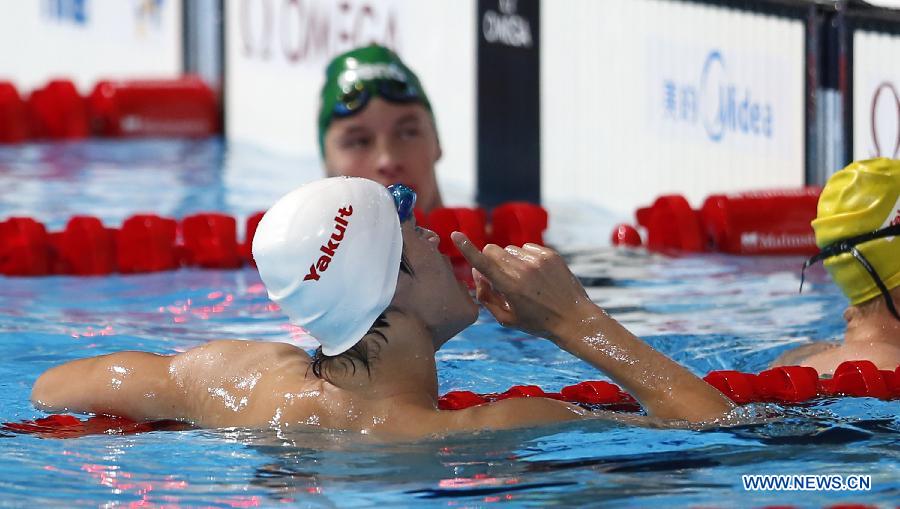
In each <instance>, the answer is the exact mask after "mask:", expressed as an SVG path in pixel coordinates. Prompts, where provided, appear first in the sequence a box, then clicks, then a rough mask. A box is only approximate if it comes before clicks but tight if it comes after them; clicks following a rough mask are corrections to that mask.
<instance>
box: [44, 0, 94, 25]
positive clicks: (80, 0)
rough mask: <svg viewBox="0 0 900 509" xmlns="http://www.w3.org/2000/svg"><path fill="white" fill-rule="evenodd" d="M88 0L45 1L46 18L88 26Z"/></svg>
mask: <svg viewBox="0 0 900 509" xmlns="http://www.w3.org/2000/svg"><path fill="white" fill-rule="evenodd" d="M87 3H88V0H44V16H46V17H47V18H50V19H53V20H56V21H68V22H70V23H74V24H76V25H82V26H84V25H87V22H88V16H87Z"/></svg>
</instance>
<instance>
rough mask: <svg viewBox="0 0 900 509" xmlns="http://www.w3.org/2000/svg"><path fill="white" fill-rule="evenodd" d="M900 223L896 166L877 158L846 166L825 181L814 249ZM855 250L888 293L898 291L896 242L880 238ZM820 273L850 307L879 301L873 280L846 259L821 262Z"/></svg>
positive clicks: (899, 263)
mask: <svg viewBox="0 0 900 509" xmlns="http://www.w3.org/2000/svg"><path fill="white" fill-rule="evenodd" d="M898 223H900V161H898V160H895V159H887V158H883V157H882V158H878V159H869V160H867V161H856V162H853V163H850V165H849V166H847V167H846V168H844V169H843V170H841V171H839V172H837V173H835V174H834V175H832V176H831V178H830V179H829V180H828V184H826V185H825V189H823V190H822V195H821V196H820V197H819V207H818V212H817V215H816V219H815V220H814V221H813V222H812V227H813V229H814V230H815V231H816V244H818V246H819V248H824V247H826V246H828V245H830V244H833V243H834V242H837V241H840V240H843V239H846V238H848V237H854V236H856V235H861V234H864V233H869V232H873V231H875V230H880V229H882V228H885V227H887V226H891V225H893V224H898ZM857 249H859V251H860V252H861V253H862V254H863V256H865V258H866V259H868V260H869V262H870V263H871V264H872V267H874V268H875V271H876V272H878V275H879V276H880V277H881V279H882V281H884V284H885V286H887V288H888V290H890V289H892V288H894V287H896V286H898V285H900V239H897V238H896V237H885V238H881V239H876V240H872V241H869V242H865V243H861V244H859V245H858V246H857ZM825 268H826V269H827V270H828V273H829V274H831V278H832V279H833V280H834V282H835V283H836V284H837V285H838V286H839V287H840V288H841V290H842V291H843V292H844V295H846V296H847V298H849V299H850V303H851V304H853V305H856V304H861V303H863V302H866V301H867V300H869V299H872V298H874V297H877V296H878V295H880V291H879V290H878V287H877V286H876V285H875V282H874V281H873V280H872V277H871V276H870V275H869V274H868V272H866V270H865V269H864V268H863V266H862V264H861V263H860V262H859V261H857V260H856V259H854V258H853V255H852V254H850V253H843V254H840V255H838V256H833V257H831V258H828V259H826V260H825Z"/></svg>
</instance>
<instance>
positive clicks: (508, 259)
mask: <svg viewBox="0 0 900 509" xmlns="http://www.w3.org/2000/svg"><path fill="white" fill-rule="evenodd" d="M450 237H451V238H452V239H453V242H454V244H456V247H457V248H458V249H459V252H460V253H462V255H463V256H465V257H466V260H468V261H469V264H471V265H472V277H473V279H474V280H475V297H476V298H477V299H478V300H479V302H481V303H482V304H483V305H484V307H485V308H487V310H488V311H490V312H491V314H492V315H494V317H495V318H496V319H497V321H498V322H500V324H501V325H503V326H506V327H513V328H516V329H519V330H521V331H524V332H527V333H529V334H533V335H536V336H542V337H545V338H547V339H550V340H551V341H554V342H557V341H558V340H559V339H561V338H562V337H564V336H567V333H566V331H567V329H568V328H570V327H571V324H573V323H579V322H581V321H583V320H585V319H588V318H589V317H590V316H593V315H596V314H598V313H602V311H601V310H600V309H599V308H598V307H597V306H596V305H595V304H594V303H593V302H591V299H590V298H589V297H588V296H587V293H586V292H585V290H584V287H583V286H581V283H579V282H578V280H577V279H576V278H575V276H574V275H573V274H572V272H571V271H570V270H569V267H568V266H567V265H566V262H565V261H564V260H563V259H562V257H561V256H560V255H559V253H557V252H556V251H554V250H552V249H550V248H547V247H543V246H539V245H537V244H525V245H524V246H522V247H517V246H508V247H506V248H505V249H504V248H501V247H500V246H498V245H496V244H488V245H487V246H485V248H484V250H479V249H478V248H477V247H475V245H474V244H472V242H471V241H470V240H469V239H468V237H466V236H465V234H463V233H460V232H453V233H452V234H451V236H450Z"/></svg>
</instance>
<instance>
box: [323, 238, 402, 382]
mask: <svg viewBox="0 0 900 509" xmlns="http://www.w3.org/2000/svg"><path fill="white" fill-rule="evenodd" d="M400 272H403V273H404V274H409V275H410V276H413V277H415V272H413V269H412V266H411V265H410V264H409V260H408V259H407V258H406V254H402V255H401V256H400ZM391 309H392V308H390V307H389V308H387V309H385V310H384V312H382V313H381V314H380V315H378V318H376V319H375V322H374V323H373V324H372V326H371V327H369V330H368V332H366V335H365V336H364V337H363V339H361V340H359V341H358V342H357V343H356V344H355V345H353V346H352V347H351V348H350V349H349V350H347V351H346V352H343V353H341V354H339V355H334V356H329V355H325V354H324V353H322V347H321V346H320V347H319V348H317V349H316V353H315V354H314V355H313V361H312V365H311V367H312V372H313V374H314V375H316V377H317V378H324V379H326V380H327V379H330V378H332V377H331V375H332V374H333V371H334V369H336V368H337V367H340V368H341V369H342V370H343V372H344V373H346V372H347V371H348V370H351V369H352V370H353V373H352V374H354V375H355V374H356V364H357V363H360V364H362V366H363V367H365V368H366V373H368V375H369V378H371V377H372V370H371V368H370V366H369V363H370V362H371V361H372V360H375V359H378V351H379V350H381V344H380V341H384V342H385V343H387V336H385V335H384V333H383V332H381V330H379V329H385V328H387V327H390V326H391V324H389V323H388V321H387V312H388V311H390V310H391ZM376 336H379V337H380V338H378V337H376ZM323 375H324V376H323Z"/></svg>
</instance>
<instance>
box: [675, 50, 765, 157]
mask: <svg viewBox="0 0 900 509" xmlns="http://www.w3.org/2000/svg"><path fill="white" fill-rule="evenodd" d="M663 111H664V114H663V116H664V118H665V119H666V120H668V121H674V122H681V123H687V124H696V123H698V122H700V123H702V124H703V129H704V130H705V131H706V135H707V136H708V137H709V139H710V140H711V141H713V142H717V143H718V142H721V141H722V140H723V139H724V138H725V137H726V136H727V135H729V133H732V134H735V135H741V136H749V137H760V138H767V139H771V138H772V130H773V123H774V112H773V108H772V104H771V103H768V102H764V101H760V100H759V99H756V98H755V97H754V96H753V93H752V91H751V89H750V87H748V86H745V85H741V84H739V83H735V82H733V81H731V80H730V79H729V77H728V67H727V65H726V63H725V57H724V56H723V55H722V53H721V52H720V51H719V50H713V51H711V52H710V53H709V55H708V56H707V57H706V61H705V62H704V63H703V69H702V70H701V72H700V80H699V83H696V84H693V83H691V84H684V83H676V82H675V81H673V80H665V81H664V82H663Z"/></svg>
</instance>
